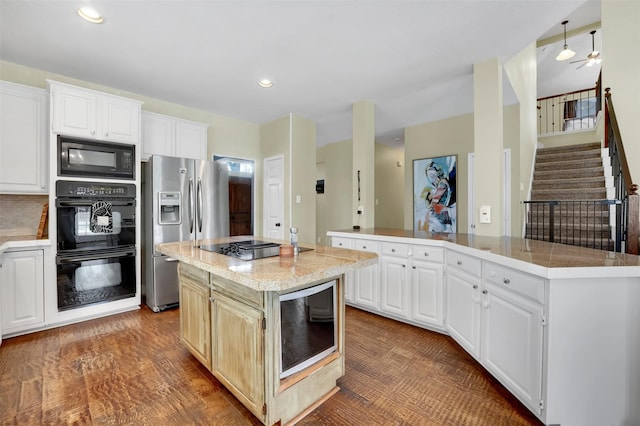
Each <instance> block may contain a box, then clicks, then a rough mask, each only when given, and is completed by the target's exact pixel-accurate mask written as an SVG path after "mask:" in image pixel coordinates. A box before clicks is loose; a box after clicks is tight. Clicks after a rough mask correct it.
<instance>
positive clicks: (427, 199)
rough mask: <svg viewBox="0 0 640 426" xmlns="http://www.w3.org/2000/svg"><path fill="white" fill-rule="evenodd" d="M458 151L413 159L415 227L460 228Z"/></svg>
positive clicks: (427, 229) (435, 230)
mask: <svg viewBox="0 0 640 426" xmlns="http://www.w3.org/2000/svg"><path fill="white" fill-rule="evenodd" d="M457 160H458V157H457V155H445V156H442V157H431V158H422V159H419V160H413V230H414V232H416V231H423V232H431V233H456V232H457V214H456V213H457V203H456V198H457V182H456V175H457Z"/></svg>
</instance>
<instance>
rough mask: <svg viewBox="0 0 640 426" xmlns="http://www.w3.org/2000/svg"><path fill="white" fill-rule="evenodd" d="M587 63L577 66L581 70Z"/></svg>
mask: <svg viewBox="0 0 640 426" xmlns="http://www.w3.org/2000/svg"><path fill="white" fill-rule="evenodd" d="M585 65H587V63H586V62H585V63H584V64H582V65H579V66H577V67H576V69H577V70H579V69H580V68H582V67H584V66H585Z"/></svg>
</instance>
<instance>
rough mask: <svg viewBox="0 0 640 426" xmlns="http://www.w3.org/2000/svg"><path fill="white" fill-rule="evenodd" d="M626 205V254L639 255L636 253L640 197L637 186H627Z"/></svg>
mask: <svg viewBox="0 0 640 426" xmlns="http://www.w3.org/2000/svg"><path fill="white" fill-rule="evenodd" d="M627 203H628V204H627V205H628V221H629V223H628V224H627V226H628V228H627V250H626V251H627V253H629V254H640V253H639V252H638V244H640V241H639V240H640V195H639V194H638V185H637V184H635V183H634V184H632V185H630V186H629V196H628V200H627Z"/></svg>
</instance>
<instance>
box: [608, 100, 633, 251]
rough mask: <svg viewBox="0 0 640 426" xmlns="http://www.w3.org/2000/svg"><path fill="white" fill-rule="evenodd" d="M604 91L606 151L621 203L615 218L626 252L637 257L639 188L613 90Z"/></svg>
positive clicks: (617, 196) (617, 198)
mask: <svg viewBox="0 0 640 426" xmlns="http://www.w3.org/2000/svg"><path fill="white" fill-rule="evenodd" d="M604 90H605V92H606V93H605V147H608V148H609V157H610V158H611V168H612V174H613V182H614V187H615V194H616V195H615V196H616V200H620V201H621V202H622V208H621V209H619V210H620V212H619V213H617V214H616V224H617V226H619V227H620V228H621V232H622V239H623V240H624V242H625V248H624V251H625V252H626V253H629V254H638V237H639V236H640V229H639V228H640V195H638V185H637V184H634V183H633V181H632V180H631V173H630V172H629V165H628V164H627V157H626V155H625V153H624V146H623V144H622V137H621V135H620V128H619V127H618V120H617V119H616V114H615V110H614V108H613V102H612V100H611V92H610V91H611V88H609V87H607V88H606V89H604Z"/></svg>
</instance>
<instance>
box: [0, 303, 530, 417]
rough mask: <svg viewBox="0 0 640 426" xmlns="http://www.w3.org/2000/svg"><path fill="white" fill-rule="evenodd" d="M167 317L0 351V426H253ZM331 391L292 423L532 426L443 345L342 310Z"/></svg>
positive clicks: (107, 324)
mask: <svg viewBox="0 0 640 426" xmlns="http://www.w3.org/2000/svg"><path fill="white" fill-rule="evenodd" d="M178 321H179V315H178V310H171V311H166V312H162V313H159V314H155V313H153V312H151V311H150V310H149V309H148V308H146V307H143V308H142V309H141V310H139V311H135V312H129V313H124V314H120V315H114V316H110V317H106V318H101V319H97V320H93V321H87V322H84V323H81V324H74V325H69V326H66V327H61V328H56V329H52V330H47V331H43V332H39V333H33V334H29V335H25V336H20V337H14V338H11V339H6V340H4V341H3V343H2V346H0V423H1V424H2V425H12V424H15V425H41V424H42V425H60V424H76V425H83V424H95V425H113V424H135V425H188V424H193V425H196V424H197V425H250V424H256V425H257V424H260V423H259V422H258V421H257V419H256V418H255V417H253V416H252V415H251V414H250V413H249V412H248V411H247V410H246V409H244V407H243V406H242V405H241V404H240V403H239V402H238V401H237V400H236V399H235V398H234V397H233V396H232V395H231V394H230V393H229V392H228V391H227V390H226V389H225V388H224V387H223V386H222V385H220V383H218V381H217V380H216V379H214V378H213V377H212V376H211V374H210V373H209V372H208V371H207V370H206V369H205V368H204V367H202V366H201V365H200V363H199V362H198V361H196V360H195V358H193V357H192V356H191V355H190V354H189V352H188V351H187V350H186V349H185V348H184V347H183V346H182V345H181V343H180V341H179V329H178ZM346 349H347V352H346V375H345V376H344V377H343V378H342V379H340V381H339V386H340V388H341V389H340V392H338V393H337V394H336V395H334V396H333V397H332V398H330V399H329V400H328V401H327V402H325V403H324V404H323V405H322V406H320V407H319V408H318V409H316V410H315V411H313V412H312V413H311V414H310V415H309V416H307V417H306V418H305V419H303V420H302V421H301V422H300V424H303V425H539V424H540V422H538V421H537V420H536V419H535V417H534V416H533V415H532V414H530V413H529V412H528V411H527V410H526V409H525V408H524V407H523V406H522V405H521V404H520V403H519V402H518V401H517V400H516V399H515V398H514V397H512V396H511V395H510V394H509V392H507V391H506V390H505V389H504V388H503V387H502V386H501V385H500V384H499V383H498V382H497V381H496V380H494V379H493V378H492V377H491V376H490V375H489V374H488V373H486V372H485V371H484V370H483V369H482V368H481V367H480V366H479V365H478V364H477V363H476V362H475V361H474V360H473V359H472V358H471V357H470V356H469V355H467V354H466V352H464V351H463V350H462V349H461V348H460V347H459V346H457V345H456V344H455V343H454V342H453V340H451V339H450V338H449V337H448V336H443V335H440V334H437V333H433V332H429V331H426V330H422V329H420V328H416V327H412V326H409V325H405V324H401V323H398V322H395V321H391V320H388V319H385V318H382V317H379V316H376V315H372V314H369V313H366V312H363V311H360V310H357V309H353V308H347V318H346Z"/></svg>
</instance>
